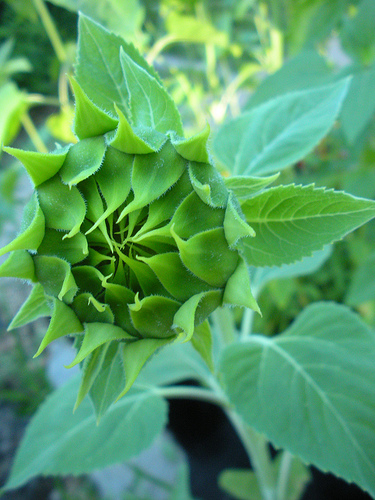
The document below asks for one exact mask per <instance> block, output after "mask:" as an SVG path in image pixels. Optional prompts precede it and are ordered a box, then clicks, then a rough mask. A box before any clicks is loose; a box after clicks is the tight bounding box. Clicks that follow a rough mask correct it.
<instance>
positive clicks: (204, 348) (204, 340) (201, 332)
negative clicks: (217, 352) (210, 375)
mask: <svg viewBox="0 0 375 500" xmlns="http://www.w3.org/2000/svg"><path fill="white" fill-rule="evenodd" d="M190 340H191V343H192V345H193V347H194V349H195V350H196V351H197V352H198V353H199V354H200V356H201V357H202V359H203V361H204V362H205V363H206V365H207V366H208V367H209V369H210V370H211V372H213V371H214V360H213V357H212V333H211V328H210V323H209V322H208V320H206V321H204V322H203V323H201V324H200V325H198V326H197V327H196V328H195V329H194V334H193V335H192V337H191V339H190Z"/></svg>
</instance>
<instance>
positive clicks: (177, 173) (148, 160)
mask: <svg viewBox="0 0 375 500" xmlns="http://www.w3.org/2000/svg"><path fill="white" fill-rule="evenodd" d="M186 163H187V162H186V160H184V159H183V158H182V157H181V156H179V155H178V154H177V153H176V151H175V149H174V148H173V146H172V144H171V143H170V142H167V143H165V145H164V146H163V148H162V149H161V150H160V151H159V152H158V153H150V154H147V155H137V156H136V157H135V158H134V164H133V171H132V179H131V182H132V189H133V192H134V200H133V201H131V202H130V203H129V204H128V205H127V206H126V207H125V208H124V210H123V211H122V212H121V214H120V217H119V219H118V222H119V221H120V220H121V219H123V218H124V217H125V215H127V214H128V213H130V212H132V211H134V210H138V209H139V208H143V207H144V206H145V205H148V204H149V203H151V202H152V201H154V200H156V199H157V198H159V196H161V195H162V194H164V193H165V192H166V191H167V190H168V189H169V188H170V187H172V186H173V184H175V183H176V182H177V181H178V179H179V178H180V177H181V175H182V174H183V172H184V171H185V169H186Z"/></svg>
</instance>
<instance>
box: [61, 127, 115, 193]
mask: <svg viewBox="0 0 375 500" xmlns="http://www.w3.org/2000/svg"><path fill="white" fill-rule="evenodd" d="M92 119H93V118H92ZM105 150H106V145H105V140H104V137H102V136H99V137H88V138H87V139H82V140H81V141H79V142H77V144H73V146H72V147H71V148H70V149H69V151H68V154H67V156H66V159H65V161H64V164H63V166H62V167H61V170H60V172H59V174H60V177H61V180H62V181H63V183H64V184H68V186H69V188H71V187H72V186H75V185H76V184H78V183H79V182H82V181H84V180H85V179H87V177H90V176H91V175H93V174H94V173H95V172H96V171H97V170H99V168H100V166H101V164H102V161H103V158H104V153H105Z"/></svg>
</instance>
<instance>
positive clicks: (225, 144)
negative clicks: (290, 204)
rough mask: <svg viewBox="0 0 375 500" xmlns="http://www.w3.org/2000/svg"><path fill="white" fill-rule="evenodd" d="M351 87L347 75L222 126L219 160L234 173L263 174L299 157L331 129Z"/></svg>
mask: <svg viewBox="0 0 375 500" xmlns="http://www.w3.org/2000/svg"><path fill="white" fill-rule="evenodd" d="M348 87H349V79H348V78H346V79H344V80H340V81H338V82H337V83H334V84H332V85H327V86H324V87H318V88H314V89H309V90H302V91H295V92H291V93H289V94H285V95H282V96H280V97H277V98H275V99H272V100H271V101H268V102H266V103H264V104H262V105H260V106H258V107H256V108H253V109H251V110H250V111H248V112H246V113H244V114H242V115H241V116H240V117H239V118H237V119H234V120H232V121H231V122H228V123H227V124H224V126H223V127H222V128H221V129H220V130H219V132H218V134H217V136H216V139H215V150H216V153H217V155H218V157H219V159H220V160H221V161H222V162H223V163H224V165H226V167H227V168H228V169H229V170H230V171H231V172H232V173H233V174H234V175H238V174H240V175H242V174H246V175H247V174H252V175H265V174H269V173H272V172H277V171H280V170H282V169H284V168H286V167H288V166H290V165H292V164H293V163H295V162H297V161H299V160H301V159H302V158H304V156H306V155H307V153H309V152H310V151H311V150H312V149H313V148H314V147H315V146H316V145H317V144H318V143H319V141H320V140H321V139H322V138H323V137H324V136H325V135H326V134H327V132H328V131H329V129H330V128H331V127H332V125H333V123H334V121H335V120H336V118H337V115H338V113H339V110H340V107H341V105H342V103H343V100H344V98H345V95H346V93H347V91H348Z"/></svg>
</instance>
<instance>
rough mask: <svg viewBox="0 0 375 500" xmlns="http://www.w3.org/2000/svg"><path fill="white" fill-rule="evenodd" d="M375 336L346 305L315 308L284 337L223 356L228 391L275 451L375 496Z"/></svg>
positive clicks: (255, 338)
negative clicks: (278, 448)
mask: <svg viewBox="0 0 375 500" xmlns="http://www.w3.org/2000/svg"><path fill="white" fill-rule="evenodd" d="M374 356H375V334H374V332H373V331H372V330H370V328H369V327H368V326H366V325H365V324H364V323H363V322H362V321H361V319H360V318H359V317H358V316H357V315H355V314H353V313H352V312H351V311H350V310H349V309H348V308H346V307H344V306H339V305H337V304H334V303H317V304H314V305H312V306H309V307H308V308H306V309H305V310H304V312H303V313H302V314H301V315H300V316H299V317H298V318H297V320H296V321H295V322H294V324H293V325H292V326H291V327H290V328H289V329H288V330H286V331H285V332H284V333H283V334H281V335H279V336H277V337H274V338H268V337H265V336H260V335H251V336H249V337H248V338H247V339H246V341H245V342H242V343H237V344H232V345H230V346H229V347H227V348H226V350H225V351H224V354H223V357H222V363H221V367H222V375H223V380H224V384H225V390H226V392H227V394H228V396H229V398H230V401H231V402H232V404H234V405H235V407H236V410H237V411H238V412H239V413H240V415H242V417H243V418H244V419H245V421H246V422H247V424H248V425H250V426H252V427H254V428H255V429H256V430H257V431H258V432H261V433H264V434H265V435H266V436H267V437H268V438H269V439H270V440H271V442H272V443H273V444H274V445H275V446H276V447H281V448H285V449H287V450H289V451H290V452H291V453H293V454H294V455H297V456H299V457H300V458H301V459H302V460H303V461H304V462H305V463H311V464H313V465H315V466H316V467H318V468H320V469H321V470H323V471H330V472H333V473H334V474H336V475H338V476H340V477H343V478H344V479H346V480H347V481H349V482H351V481H353V482H355V483H357V484H358V485H359V486H360V487H361V488H363V489H364V490H366V491H368V492H369V493H370V494H371V495H375V431H374V425H373V422H374V418H375V410H374V405H373V401H374V400H375V371H374V368H373V366H374V363H373V360H374Z"/></svg>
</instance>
